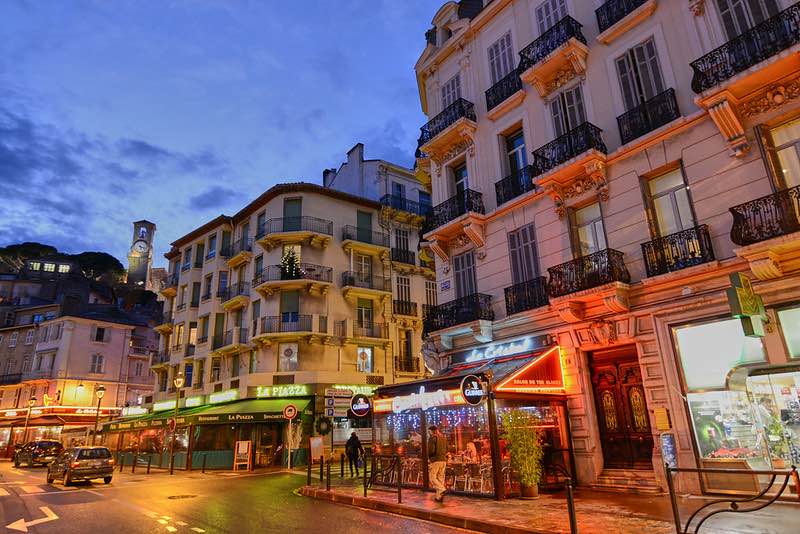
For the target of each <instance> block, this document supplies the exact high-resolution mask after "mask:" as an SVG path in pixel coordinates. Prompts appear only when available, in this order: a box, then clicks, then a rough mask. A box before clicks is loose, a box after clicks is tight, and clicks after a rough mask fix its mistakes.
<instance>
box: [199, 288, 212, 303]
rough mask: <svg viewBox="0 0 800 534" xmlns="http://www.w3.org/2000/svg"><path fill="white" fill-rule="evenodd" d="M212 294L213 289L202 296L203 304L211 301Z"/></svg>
mask: <svg viewBox="0 0 800 534" xmlns="http://www.w3.org/2000/svg"><path fill="white" fill-rule="evenodd" d="M211 294H212V293H211V288H209V289H208V291H206V292H205V293H203V294H202V295H201V296H200V300H201V301H203V302H205V301H207V300H210V299H211Z"/></svg>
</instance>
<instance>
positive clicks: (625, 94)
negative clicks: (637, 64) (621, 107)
mask: <svg viewBox="0 0 800 534" xmlns="http://www.w3.org/2000/svg"><path fill="white" fill-rule="evenodd" d="M617 77H618V79H619V86H620V89H621V90H622V100H624V101H625V110H626V111H627V110H630V109H633V108H635V107H636V106H638V105H639V99H638V98H637V96H636V95H637V93H638V91H637V90H636V81H635V80H634V79H633V70H632V69H631V65H630V58H629V57H628V54H624V55H623V56H622V57H619V58H617Z"/></svg>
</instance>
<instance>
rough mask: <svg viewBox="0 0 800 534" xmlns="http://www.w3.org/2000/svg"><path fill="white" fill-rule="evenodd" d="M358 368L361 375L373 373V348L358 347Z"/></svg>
mask: <svg viewBox="0 0 800 534" xmlns="http://www.w3.org/2000/svg"><path fill="white" fill-rule="evenodd" d="M356 358H357V361H356V368H357V369H358V372H360V373H371V372H372V347H358V350H357V351H356Z"/></svg>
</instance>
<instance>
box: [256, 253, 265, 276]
mask: <svg viewBox="0 0 800 534" xmlns="http://www.w3.org/2000/svg"><path fill="white" fill-rule="evenodd" d="M263 270H264V255H263V254H259V255H258V256H256V259H255V262H253V273H254V274H259V273H260V272H261V271H263Z"/></svg>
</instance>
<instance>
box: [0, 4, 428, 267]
mask: <svg viewBox="0 0 800 534" xmlns="http://www.w3.org/2000/svg"><path fill="white" fill-rule="evenodd" d="M442 3H443V2H442V0H408V1H400V2H398V1H397V0H352V1H349V0H320V1H310V0H308V1H301V0H293V1H291V2H281V1H278V0H259V1H255V0H253V1H245V0H149V1H144V0H141V1H126V0H85V1H79V0H59V1H49V0H37V1H28V0H1V1H0V35H1V36H2V38H0V246H5V245H8V244H11V243H19V242H23V241H39V242H42V243H47V244H51V245H54V246H56V247H57V248H58V249H59V250H61V251H63V252H67V253H77V252H81V251H85V250H99V251H104V252H109V253H111V254H113V255H114V256H116V257H117V258H118V259H119V260H120V261H122V262H123V264H127V254H128V250H129V247H130V243H131V234H132V231H133V227H132V224H131V223H132V222H133V221H136V220H140V219H147V220H150V221H153V222H154V223H156V225H157V227H158V229H157V231H156V243H155V258H154V265H156V266H163V265H165V263H166V261H165V260H164V258H163V253H164V252H166V251H167V250H168V249H169V243H170V242H172V241H174V240H175V239H177V238H178V237H180V236H182V235H184V234H186V233H187V232H189V231H190V230H192V229H193V228H196V227H197V226H200V225H201V224H203V223H204V222H206V221H208V220H210V219H212V218H214V217H216V216H217V215H219V214H220V213H225V214H233V213H234V212H236V211H237V210H238V209H239V208H241V207H242V206H244V205H245V204H246V203H247V202H248V201H250V200H252V199H253V198H255V197H256V196H258V195H259V194H260V193H262V192H263V191H265V190H266V189H268V188H269V187H270V186H272V185H274V184H276V183H280V182H287V181H297V180H303V181H310V182H315V183H321V180H322V178H321V176H322V170H323V169H325V168H330V167H338V166H339V165H340V164H341V163H342V161H344V158H345V153H346V151H347V150H348V149H349V148H350V147H352V146H353V145H354V144H355V143H357V142H363V143H364V145H365V152H366V157H367V158H378V159H386V160H389V161H393V162H395V163H400V164H404V165H408V166H410V165H411V164H412V163H413V154H414V149H415V148H416V139H417V137H418V134H419V127H420V126H422V124H424V122H425V117H424V115H423V114H422V112H421V110H420V104H419V95H418V93H417V86H416V80H415V77H414V63H415V62H416V60H417V58H418V57H419V54H420V53H421V51H422V49H423V48H424V45H425V39H424V32H425V31H426V30H427V29H428V28H429V27H430V22H431V19H432V18H433V16H434V14H435V13H436V10H437V9H438V7H439V6H440V5H441V4H442Z"/></svg>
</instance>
